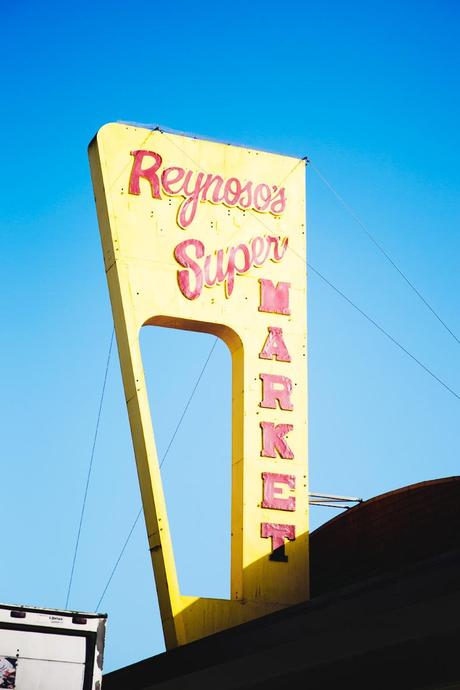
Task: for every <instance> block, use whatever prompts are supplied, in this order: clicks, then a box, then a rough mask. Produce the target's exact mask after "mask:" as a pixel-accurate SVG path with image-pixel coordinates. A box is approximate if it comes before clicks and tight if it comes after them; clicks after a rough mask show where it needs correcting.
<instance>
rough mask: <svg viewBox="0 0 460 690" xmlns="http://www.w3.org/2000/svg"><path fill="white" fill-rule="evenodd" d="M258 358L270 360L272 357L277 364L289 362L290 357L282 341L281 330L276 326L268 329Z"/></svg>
mask: <svg viewBox="0 0 460 690" xmlns="http://www.w3.org/2000/svg"><path fill="white" fill-rule="evenodd" d="M259 357H260V359H272V358H273V357H274V358H275V359H276V360H277V361H278V362H290V361H291V355H290V354H289V351H288V349H287V347H286V343H285V342H284V339H283V329H282V328H277V327H276V326H269V327H268V335H267V339H266V340H265V344H264V346H263V349H262V352H261V353H260V354H259Z"/></svg>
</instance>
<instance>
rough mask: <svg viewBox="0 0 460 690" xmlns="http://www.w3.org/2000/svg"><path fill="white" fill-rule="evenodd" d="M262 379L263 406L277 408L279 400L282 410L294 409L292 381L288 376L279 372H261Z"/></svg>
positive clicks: (261, 404)
mask: <svg viewBox="0 0 460 690" xmlns="http://www.w3.org/2000/svg"><path fill="white" fill-rule="evenodd" d="M259 377H260V378H261V379H262V402H261V403H260V406H261V407H269V408H270V409H272V410H275V409H276V403H277V402H278V404H279V406H280V409H281V410H293V409H294V405H293V404H292V402H291V391H292V381H291V379H290V378H288V377H287V376H279V375H278V374H259Z"/></svg>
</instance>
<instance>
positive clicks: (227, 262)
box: [89, 124, 309, 648]
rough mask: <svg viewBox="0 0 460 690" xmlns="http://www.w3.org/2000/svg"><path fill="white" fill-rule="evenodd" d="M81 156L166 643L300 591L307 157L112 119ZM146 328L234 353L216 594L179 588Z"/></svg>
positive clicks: (304, 518) (304, 594)
mask: <svg viewBox="0 0 460 690" xmlns="http://www.w3.org/2000/svg"><path fill="white" fill-rule="evenodd" d="M89 152H90V163H91V172H92V178H93V185H94V190H95V195H96V204H97V212H98V218H99V226H100V231H101V237H102V246H103V252H104V261H105V268H106V272H107V280H108V284H109V290H110V297H111V301H112V310H113V316H114V321H115V329H116V335H117V342H118V350H119V354H120V361H121V368H122V374H123V382H124V388H125V395H126V402H127V406H128V413H129V419H130V424H131V432H132V437H133V444H134V450H135V455H136V462H137V468H138V474H139V482H140V487H141V492H142V501H143V507H144V514H145V521H146V526H147V533H148V538H149V546H150V551H151V555H152V562H153V567H154V573H155V579H156V585H157V591H158V597H159V602H160V609H161V616H162V621H163V629H164V634H165V639H166V645H167V647H168V648H170V647H174V646H177V645H181V644H185V643H187V642H190V641H191V640H194V639H198V638H200V637H203V636H205V635H209V634H211V633H213V632H216V631H218V630H222V629H225V628H228V627H231V626H234V625H238V624H239V623H242V622H245V621H248V620H251V619H253V618H257V617H259V616H263V615H265V614H267V613H270V612H272V611H275V610H277V609H281V608H284V607H286V606H289V605H291V604H295V603H297V602H301V601H305V600H306V599H308V595H309V589H308V571H309V568H308V492H307V376H306V373H307V372H306V368H307V367H306V266H305V261H306V239H305V163H304V161H303V160H299V159H296V158H291V157H288V156H280V155H275V154H271V153H265V152H261V151H255V150H251V149H246V148H242V147H237V146H230V145H227V144H221V143H215V142H210V141H203V140H200V139H196V138H192V137H187V136H182V135H181V136H179V135H177V134H170V133H166V132H163V131H160V130H151V129H146V128H143V127H135V126H128V125H124V124H108V125H105V126H104V127H102V128H101V129H100V130H99V132H98V134H97V136H96V137H95V138H94V140H93V141H92V142H91V144H90V148H89ZM149 325H158V326H167V327H169V328H181V329H188V330H192V331H202V332H207V333H213V334H215V335H216V336H218V337H220V338H222V340H224V341H225V342H226V343H227V345H228V347H229V349H230V351H231V354H232V391H233V393H232V397H233V404H232V537H231V545H232V546H231V548H232V553H231V598H230V599H229V600H221V599H201V598H197V597H192V596H185V595H183V594H181V593H180V591H179V587H178V580H177V575H176V569H175V564H174V555H173V549H172V543H171V536H170V532H169V526H168V519H167V515H166V509H165V501H164V496H163V489H162V483H161V477H160V470H159V466H158V458H157V452H156V448H155V441H154V435H153V428H152V421H151V416H150V411H149V403H148V398H147V390H146V385H145V380H144V371H143V366H142V359H141V353H140V347H139V333H140V329H141V328H142V327H143V326H149ZM190 455H191V456H193V444H192V443H191V446H190ZM209 518H210V520H211V519H212V515H210V516H209Z"/></svg>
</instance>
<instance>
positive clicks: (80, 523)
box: [65, 328, 115, 608]
mask: <svg viewBox="0 0 460 690" xmlns="http://www.w3.org/2000/svg"><path fill="white" fill-rule="evenodd" d="M114 334H115V329H114V328H113V329H112V335H111V336H110V344H109V351H108V353H107V362H106V365H105V372H104V380H103V383H102V390H101V397H100V400H99V409H98V411H97V418H96V428H95V430H94V436H93V445H92V448H91V455H90V460H89V466H88V474H87V476H86V484H85V491H84V494H83V502H82V506H81V513H80V522H79V524H78V529H77V538H76V541H75V549H74V553H73V559H72V568H71V571H70V577H69V585H68V587H67V597H66V601H65V608H67V607H68V605H69V599H70V592H71V590H72V583H73V577H74V574H75V564H76V561H77V555H78V547H79V545H80V536H81V530H82V526H83V518H84V515H85V509H86V500H87V498H88V489H89V482H90V479H91V472H92V469H93V462H94V451H95V450H96V441H97V436H98V432H99V424H100V421H101V413H102V405H103V403H104V395H105V388H106V385H107V375H108V373H109V365H110V357H111V355H112V347H113V338H114Z"/></svg>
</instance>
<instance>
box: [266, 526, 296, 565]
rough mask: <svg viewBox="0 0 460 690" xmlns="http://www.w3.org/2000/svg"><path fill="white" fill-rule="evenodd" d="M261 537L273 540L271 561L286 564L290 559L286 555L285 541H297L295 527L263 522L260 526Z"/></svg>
mask: <svg viewBox="0 0 460 690" xmlns="http://www.w3.org/2000/svg"><path fill="white" fill-rule="evenodd" d="M260 535H261V537H262V538H263V539H269V538H270V537H271V540H272V552H271V554H270V560H271V561H281V562H284V563H286V562H287V560H288V557H287V556H286V554H285V551H284V546H285V540H286V539H288V540H289V541H295V525H280V524H277V523H273V522H262V524H261V525H260Z"/></svg>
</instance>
